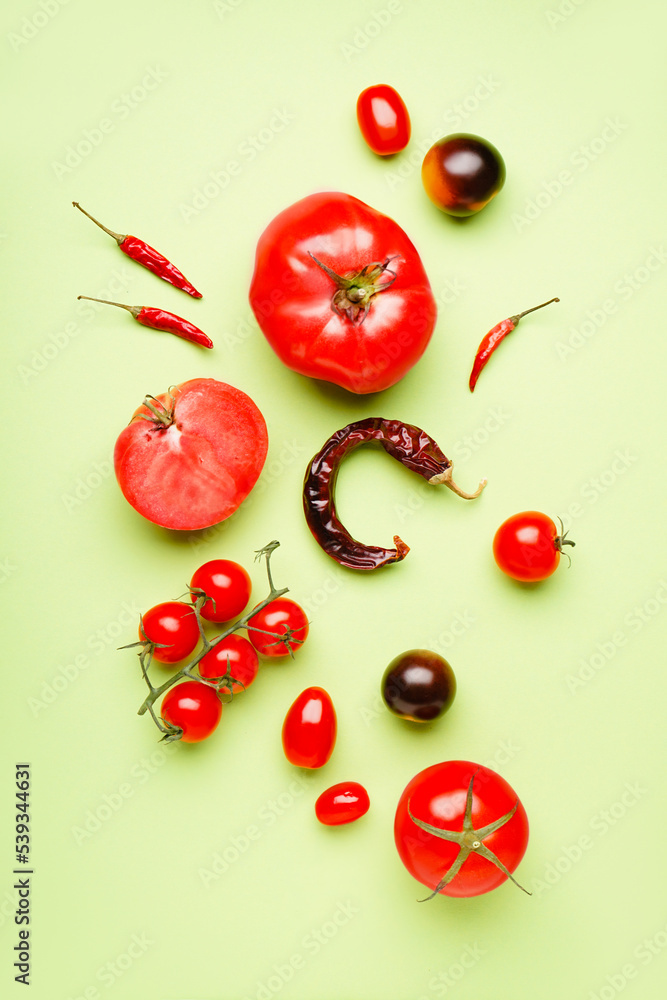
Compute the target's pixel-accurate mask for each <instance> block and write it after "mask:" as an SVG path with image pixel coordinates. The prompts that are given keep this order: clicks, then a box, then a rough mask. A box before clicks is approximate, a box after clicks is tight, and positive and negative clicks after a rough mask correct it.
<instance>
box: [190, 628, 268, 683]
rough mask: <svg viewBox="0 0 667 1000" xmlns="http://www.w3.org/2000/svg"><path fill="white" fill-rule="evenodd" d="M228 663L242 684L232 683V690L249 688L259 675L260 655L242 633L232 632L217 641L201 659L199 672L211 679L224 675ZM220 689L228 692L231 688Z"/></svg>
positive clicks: (233, 674)
mask: <svg viewBox="0 0 667 1000" xmlns="http://www.w3.org/2000/svg"><path fill="white" fill-rule="evenodd" d="M228 665H229V672H230V674H231V675H232V677H233V678H234V679H235V680H237V681H240V684H233V685H232V692H233V693H234V694H238V692H239V691H244V690H245V689H246V688H249V687H250V685H251V684H252V682H253V681H254V680H255V677H256V676H257V671H258V669H259V657H258V656H257V651H256V650H255V648H254V646H253V645H252V643H250V642H248V640H247V639H244V638H243V636H242V635H236V633H232V634H231V635H228V636H227V638H226V639H221V640H220V642H217V643H216V644H215V646H214V647H213V649H210V650H209V651H208V653H206V654H205V656H202V658H201V660H200V661H199V673H200V674H201V676H202V677H206V678H208V679H209V680H211V679H212V678H215V677H224V676H225V674H226V673H227V666H228ZM241 685H243V686H241ZM220 691H221V692H222V693H223V694H224V693H225V692H227V693H228V692H229V688H228V687H221V688H220Z"/></svg>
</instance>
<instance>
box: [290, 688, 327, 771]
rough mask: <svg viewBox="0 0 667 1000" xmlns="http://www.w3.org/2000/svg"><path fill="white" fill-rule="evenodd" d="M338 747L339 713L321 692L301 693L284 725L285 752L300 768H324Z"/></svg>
mask: <svg viewBox="0 0 667 1000" xmlns="http://www.w3.org/2000/svg"><path fill="white" fill-rule="evenodd" d="M335 743H336V711H335V709H334V707H333V702H332V701H331V698H330V697H329V695H328V694H327V692H326V691H324V690H323V689H322V688H319V687H309V688H306V690H305V691H302V692H301V694H300V695H299V697H298V698H297V699H296V701H295V702H294V704H293V705H292V706H291V708H290V709H289V711H288V712H287V715H286V716H285V721H284V723H283V750H284V751H285V756H286V757H287V759H288V761H289V762H290V763H291V764H295V765H296V766H297V767H311V768H316V767H322V766H323V765H324V764H326V762H327V761H328V760H329V758H330V757H331V754H332V753H333V748H334V745H335Z"/></svg>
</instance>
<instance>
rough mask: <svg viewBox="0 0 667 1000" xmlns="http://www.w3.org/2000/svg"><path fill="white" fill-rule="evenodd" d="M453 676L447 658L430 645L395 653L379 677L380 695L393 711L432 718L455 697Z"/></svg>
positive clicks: (407, 716) (420, 718)
mask: <svg viewBox="0 0 667 1000" xmlns="http://www.w3.org/2000/svg"><path fill="white" fill-rule="evenodd" d="M455 694H456V678H455V677H454V671H453V670H452V668H451V667H450V665H449V663H448V662H447V660H445V659H444V658H443V657H442V656H438V654H437V653H433V652H431V650H430V649H410V650H408V652H407V653H401V655H400V656H397V657H395V659H393V660H392V661H391V663H390V664H389V666H388V667H387V669H386V670H385V672H384V676H383V678H382V697H383V699H384V702H385V705H386V706H387V708H388V709H389V711H390V712H393V713H394V715H398V716H400V717H401V718H402V719H409V720H410V721H411V722H432V721H433V719H438V718H439V717H440V716H441V715H444V714H445V712H446V711H447V709H448V708H449V707H450V706H451V704H452V702H453V701H454V696H455Z"/></svg>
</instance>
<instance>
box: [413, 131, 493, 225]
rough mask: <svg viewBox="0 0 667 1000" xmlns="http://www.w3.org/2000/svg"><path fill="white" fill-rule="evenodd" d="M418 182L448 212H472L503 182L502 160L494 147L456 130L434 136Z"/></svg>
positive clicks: (457, 213)
mask: <svg viewBox="0 0 667 1000" xmlns="http://www.w3.org/2000/svg"><path fill="white" fill-rule="evenodd" d="M422 183H423V185H424V188H425V190H426V194H427V195H428V196H429V198H430V199H431V201H432V202H433V204H434V205H437V206H438V208H440V209H442V211H443V212H447V214H448V215H456V216H460V217H465V216H467V215H475V213H476V212H479V211H480V210H481V209H482V208H484V206H485V205H488V203H489V202H490V201H491V199H492V198H493V197H495V195H497V194H498V192H499V191H500V189H501V188H502V186H503V184H504V183H505V163H504V161H503V158H502V156H501V155H500V153H499V152H498V150H497V149H496V147H495V146H492V145H491V143H490V142H487V141H486V139H482V138H481V137H480V136H478V135H467V134H466V133H463V132H460V133H457V134H455V135H448V136H445V137H444V139H438V141H437V142H436V143H434V144H433V146H431V148H430V149H429V151H428V153H427V154H426V156H425V157H424V162H423V164H422Z"/></svg>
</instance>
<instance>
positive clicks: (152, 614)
mask: <svg viewBox="0 0 667 1000" xmlns="http://www.w3.org/2000/svg"><path fill="white" fill-rule="evenodd" d="M141 622H142V624H141V625H140V626H139V638H140V639H150V641H151V642H156V643H160V645H159V646H155V648H154V650H153V659H154V660H158V662H160V663H178V661H179V660H183V659H184V658H185V657H186V656H189V655H190V653H191V652H192V651H193V650H194V648H195V646H196V645H197V643H198V642H199V626H198V625H197V618H196V616H195V613H194V611H193V609H192V607H191V605H189V604H183V602H182V601H163V602H162V604H156V605H155V607H153V608H151V609H150V610H149V611H147V612H146V613H145V614H143V615H142V616H141Z"/></svg>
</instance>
